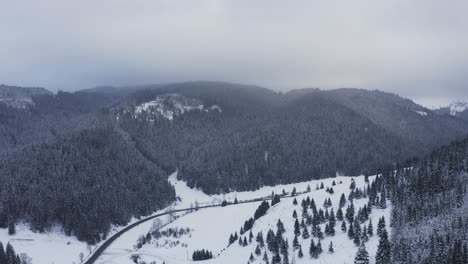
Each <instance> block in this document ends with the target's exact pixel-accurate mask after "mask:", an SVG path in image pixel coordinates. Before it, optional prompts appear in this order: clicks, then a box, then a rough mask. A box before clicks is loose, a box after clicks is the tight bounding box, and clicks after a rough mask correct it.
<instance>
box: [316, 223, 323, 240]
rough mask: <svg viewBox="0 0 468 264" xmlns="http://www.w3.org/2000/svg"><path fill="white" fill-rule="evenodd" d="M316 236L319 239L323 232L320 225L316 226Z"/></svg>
mask: <svg viewBox="0 0 468 264" xmlns="http://www.w3.org/2000/svg"><path fill="white" fill-rule="evenodd" d="M317 237H318V238H319V240H320V239H322V238H323V232H322V229H321V228H320V226H317Z"/></svg>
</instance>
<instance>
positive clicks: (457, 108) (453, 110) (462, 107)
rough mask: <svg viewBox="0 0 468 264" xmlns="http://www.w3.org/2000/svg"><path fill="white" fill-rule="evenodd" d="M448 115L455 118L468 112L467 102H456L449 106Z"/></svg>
mask: <svg viewBox="0 0 468 264" xmlns="http://www.w3.org/2000/svg"><path fill="white" fill-rule="evenodd" d="M449 109H450V114H451V115H453V116H457V115H459V114H461V113H463V112H465V111H467V110H468V102H464V101H457V102H453V103H452V104H450V105H449Z"/></svg>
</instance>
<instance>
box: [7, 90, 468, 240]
mask: <svg viewBox="0 0 468 264" xmlns="http://www.w3.org/2000/svg"><path fill="white" fill-rule="evenodd" d="M0 89H1V87H0ZM18 89H19V88H18ZM41 91H42V90H41ZM114 91H115V92H114ZM28 98H29V99H30V101H31V103H29V104H28V105H27V107H15V105H11V104H9V103H8V102H7V103H5V102H4V101H1V102H0V155H1V159H0V180H1V181H2V185H1V186H0V197H1V200H0V225H2V226H5V225H8V224H10V225H13V224H14V223H16V222H18V221H20V220H26V221H28V222H30V223H32V225H33V228H35V229H37V230H45V229H47V228H48V227H50V226H51V225H52V224H55V223H59V224H61V225H63V226H64V228H65V230H66V231H67V233H70V234H76V235H77V236H78V237H79V238H80V239H83V240H87V241H89V242H96V241H99V240H100V239H102V237H103V235H105V234H106V233H107V231H108V229H109V226H110V224H112V223H114V224H123V223H126V222H127V221H128V220H129V219H130V218H131V216H139V215H144V214H147V213H149V212H152V211H155V210H157V209H158V208H161V207H163V206H165V205H167V204H168V203H169V202H171V201H173V200H174V191H173V190H172V187H171V186H170V185H169V184H168V183H167V180H166V179H167V175H168V174H169V173H172V172H174V171H175V170H177V169H178V170H179V176H180V177H181V178H182V179H185V180H187V181H188V184H189V185H190V186H198V187H201V188H202V189H203V190H204V191H205V192H207V193H219V192H224V191H228V190H231V189H236V190H250V189H256V188H258V187H259V186H262V185H273V184H277V183H289V182H296V181H303V180H309V179H318V178H325V177H330V176H335V175H336V173H341V174H345V175H357V174H362V173H371V172H375V171H377V170H378V168H380V167H382V166H386V165H391V164H395V163H397V162H399V161H402V160H405V159H407V158H409V157H413V156H419V155H422V154H424V153H428V152H429V151H430V150H431V149H433V148H435V147H438V146H440V145H442V144H445V143H447V142H449V141H451V140H454V139H459V138H462V137H464V136H465V135H466V134H467V132H468V123H467V122H466V121H463V120H461V119H459V118H457V117H454V116H440V115H435V114H434V113H433V112H432V111H431V110H428V109H425V108H423V107H421V106H419V105H416V104H414V103H413V102H411V101H409V100H407V99H403V98H401V97H398V96H396V95H392V94H387V93H383V92H378V91H364V90H358V89H344V90H337V91H321V90H317V89H303V90H298V91H293V92H288V93H278V92H274V91H272V90H269V89H266V88H262V87H257V86H248V85H239V84H227V83H216V82H189V83H179V84H169V85H154V86H138V87H121V88H113V87H99V88H95V89H90V90H86V91H80V92H75V93H67V92H59V93H57V94H52V93H49V92H41V93H39V94H33V95H29V97H28ZM29 99H28V100H29ZM28 102H29V101H28ZM415 135H417V136H415ZM70 208H73V210H71V209H70Z"/></svg>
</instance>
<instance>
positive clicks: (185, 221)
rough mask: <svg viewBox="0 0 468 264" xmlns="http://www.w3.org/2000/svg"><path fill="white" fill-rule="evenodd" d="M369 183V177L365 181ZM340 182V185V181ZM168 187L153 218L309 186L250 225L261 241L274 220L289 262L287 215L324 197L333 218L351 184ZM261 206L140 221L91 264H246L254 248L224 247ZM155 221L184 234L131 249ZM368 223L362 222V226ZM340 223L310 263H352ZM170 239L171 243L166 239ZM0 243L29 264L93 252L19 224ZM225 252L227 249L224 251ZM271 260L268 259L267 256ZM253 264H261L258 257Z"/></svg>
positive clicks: (55, 233) (378, 212)
mask: <svg viewBox="0 0 468 264" xmlns="http://www.w3.org/2000/svg"><path fill="white" fill-rule="evenodd" d="M354 179H355V181H356V185H357V187H359V188H362V187H363V186H364V177H363V176H360V177H354ZM370 179H371V181H372V177H370ZM332 181H335V182H336V183H337V185H336V186H334V187H333V189H334V191H335V193H334V194H333V195H330V194H328V193H327V192H325V189H326V187H331V183H332ZM340 181H342V184H339V182H340ZM169 182H170V183H171V184H172V185H173V186H174V187H175V190H176V194H177V197H178V199H177V201H176V202H175V203H173V204H172V205H171V206H169V207H168V208H165V209H163V210H160V211H158V212H154V214H158V213H162V212H164V211H165V210H173V209H182V208H189V207H193V206H195V205H199V206H202V205H208V204H219V203H221V201H223V200H227V201H230V202H233V201H234V199H235V198H237V199H238V200H239V201H243V200H251V199H257V198H261V197H269V196H271V193H272V192H274V193H277V194H279V193H282V192H283V190H284V191H286V192H288V193H289V192H291V190H292V189H293V188H294V187H295V188H296V189H297V191H298V192H303V191H305V190H306V189H307V187H308V186H310V187H311V189H312V192H310V193H306V194H301V195H298V196H297V197H296V199H297V200H298V202H299V204H298V205H296V206H293V204H292V201H293V198H283V199H282V200H281V202H280V203H279V204H277V205H275V206H274V207H272V208H270V209H269V210H268V213H267V215H266V216H264V217H262V218H260V219H259V220H257V221H256V222H255V224H254V226H253V229H252V231H253V233H254V235H256V234H257V232H259V231H262V232H263V236H264V238H266V234H267V231H268V230H269V229H270V228H272V229H273V230H274V231H276V223H277V221H278V219H281V220H282V221H283V222H284V225H285V228H286V233H285V235H284V236H285V237H286V238H288V241H289V245H290V260H291V259H292V255H293V252H292V247H291V246H292V240H293V238H294V236H293V225H294V219H293V218H292V212H293V210H294V209H295V210H296V211H297V213H298V215H299V218H300V215H301V206H300V202H301V200H302V199H305V198H306V197H307V196H309V197H310V198H311V199H314V200H315V202H316V204H317V209H319V208H321V207H322V205H323V201H324V200H325V198H328V197H330V198H331V200H332V203H333V208H334V210H335V213H336V212H337V210H338V202H339V199H340V196H341V194H342V193H345V195H346V197H347V196H348V194H349V191H350V190H349V185H350V182H351V178H350V177H342V176H338V177H336V178H329V179H323V180H313V181H308V182H302V183H295V184H286V185H278V186H273V187H262V188H260V189H259V190H256V191H246V192H231V193H228V194H222V195H207V194H205V193H203V192H202V191H200V190H196V189H191V188H189V187H188V186H187V185H186V183H185V182H183V181H180V180H177V174H176V173H174V174H172V175H171V176H170V177H169ZM321 182H323V183H324V185H325V189H322V190H315V188H316V186H317V185H319V184H320V183H321ZM366 202H367V198H366V199H360V200H355V201H354V205H355V207H356V211H357V210H358V208H359V207H362V206H363V205H364V204H365V203H366ZM259 204H260V202H255V203H247V204H237V205H228V206H226V207H215V208H207V209H200V210H198V211H194V212H189V213H187V212H184V213H179V214H173V215H168V216H164V217H161V218H158V219H157V220H152V221H148V222H145V223H143V224H141V225H138V226H137V227H135V228H133V229H131V230H130V231H128V232H126V233H125V234H123V235H122V236H121V237H119V238H118V239H117V240H116V241H115V242H114V243H112V245H110V247H109V248H108V249H107V250H106V251H105V253H104V254H103V255H102V256H101V258H100V259H99V260H98V261H97V262H96V263H99V264H124V263H125V264H127V263H131V260H130V257H131V256H132V255H133V254H138V255H140V257H141V258H142V259H143V260H145V261H146V262H147V263H151V262H152V261H156V263H158V264H159V263H162V262H165V263H166V264H183V263H191V262H192V261H190V259H191V255H192V252H193V251H194V250H197V249H208V250H211V251H212V252H213V255H214V256H215V258H214V259H212V260H208V261H204V262H203V263H209V264H212V263H213V264H214V263H226V264H230V263H232V264H237V263H247V260H248V258H249V256H250V254H251V253H252V252H254V249H255V246H256V244H255V243H252V244H250V245H248V246H247V247H241V246H239V245H238V243H237V242H235V243H234V244H232V245H231V246H229V247H227V244H228V238H229V235H230V234H231V233H234V232H238V233H239V229H240V227H241V226H242V225H243V223H244V221H245V220H247V219H249V218H250V217H252V216H253V213H254V211H255V209H256V208H257V207H258V205H259ZM388 205H389V206H388V208H387V209H385V210H382V209H374V210H373V211H372V214H371V216H370V218H371V219H372V222H373V225H374V233H375V229H376V227H377V223H378V219H379V218H380V217H381V216H385V218H386V220H387V221H386V223H387V230H390V227H389V223H390V211H391V207H390V203H388ZM134 221H137V219H133V220H132V221H131V223H132V222H134ZM155 222H158V224H159V225H160V226H163V227H162V228H161V230H162V231H163V230H167V229H169V228H184V229H185V228H188V229H189V230H190V232H189V234H187V235H182V236H181V237H180V238H178V240H179V242H180V244H178V245H176V246H168V245H166V246H164V247H161V246H160V247H156V246H155V245H154V244H146V245H144V246H143V247H142V248H141V249H139V250H137V249H135V245H136V242H137V240H138V238H139V237H141V236H142V235H145V234H147V233H148V232H149V231H150V230H152V228H154V226H153V225H155ZM366 224H367V222H366ZM324 225H325V224H322V225H321V228H322V231H324ZM340 225H341V222H340V221H337V225H336V227H335V230H336V235H335V236H334V237H325V238H324V239H323V240H322V247H323V250H324V253H322V254H321V255H320V257H319V259H317V260H314V263H353V260H354V255H355V253H356V250H357V248H356V247H355V246H354V244H353V242H352V241H351V240H349V239H348V237H347V234H346V233H342V231H341V229H340ZM122 228H123V227H116V226H114V227H113V228H112V231H111V234H114V233H116V232H118V231H119V230H120V229H122ZM168 240H170V239H168ZM377 240H378V238H377V237H376V236H375V235H374V237H372V238H370V241H369V242H368V243H367V244H366V246H367V250H368V251H369V253H370V256H371V260H372V261H371V263H373V257H374V255H375V252H376V248H377V243H378V241H377ZM0 241H1V242H2V243H3V244H4V245H5V244H6V243H8V242H10V243H11V244H12V245H13V246H14V248H15V249H16V250H17V252H18V253H27V254H28V255H29V256H30V257H31V258H32V260H33V263H34V264H51V263H55V264H57V263H60V264H62V263H63V264H67V263H70V264H71V263H80V260H79V255H80V253H81V252H83V253H84V254H85V256H87V255H88V254H89V252H90V250H94V249H95V247H91V248H90V247H88V246H87V245H86V243H84V242H80V241H78V240H77V239H76V238H75V237H70V236H66V235H64V234H63V232H62V231H61V230H60V228H56V229H54V230H52V231H49V232H48V233H46V234H43V233H34V232H32V231H30V230H29V227H28V226H27V225H26V224H20V225H18V226H17V233H16V235H13V236H8V234H7V230H6V229H0ZM299 241H300V242H301V244H302V249H303V252H304V258H302V259H299V258H297V251H296V252H295V253H294V254H296V258H295V261H296V263H298V264H301V263H309V262H310V257H309V255H308V249H309V245H310V238H309V239H308V240H307V241H303V240H302V238H300V239H299ZM330 241H333V244H334V246H335V253H334V254H329V253H327V248H328V244H329V242H330ZM226 247H227V248H226ZM269 257H270V259H271V255H269ZM253 263H262V262H261V257H259V258H258V260H256V261H255V262H253Z"/></svg>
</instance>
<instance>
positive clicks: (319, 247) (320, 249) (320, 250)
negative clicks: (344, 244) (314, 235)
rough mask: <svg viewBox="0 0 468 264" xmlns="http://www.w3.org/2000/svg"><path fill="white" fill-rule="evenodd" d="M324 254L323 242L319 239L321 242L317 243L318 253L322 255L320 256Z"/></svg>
mask: <svg viewBox="0 0 468 264" xmlns="http://www.w3.org/2000/svg"><path fill="white" fill-rule="evenodd" d="M322 252H323V249H322V242H321V241H320V239H319V241H318V243H317V253H318V254H319V255H320V254H322Z"/></svg>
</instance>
